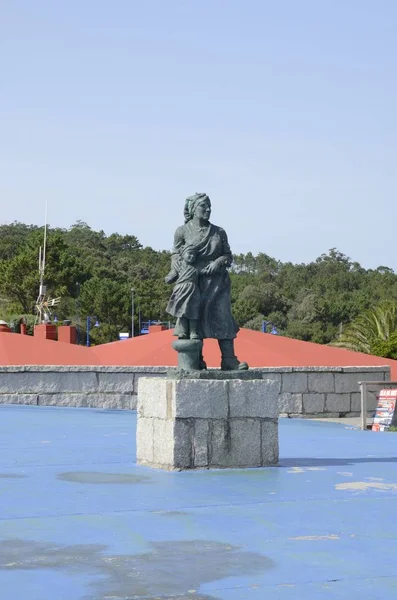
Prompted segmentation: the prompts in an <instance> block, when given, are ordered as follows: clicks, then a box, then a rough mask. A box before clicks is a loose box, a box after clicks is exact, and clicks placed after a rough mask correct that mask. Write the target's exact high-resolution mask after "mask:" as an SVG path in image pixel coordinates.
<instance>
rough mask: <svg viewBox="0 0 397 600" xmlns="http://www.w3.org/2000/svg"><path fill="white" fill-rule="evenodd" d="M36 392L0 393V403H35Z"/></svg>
mask: <svg viewBox="0 0 397 600" xmlns="http://www.w3.org/2000/svg"><path fill="white" fill-rule="evenodd" d="M37 398H38V396H37V394H0V404H30V405H32V404H33V405H36V404H37Z"/></svg>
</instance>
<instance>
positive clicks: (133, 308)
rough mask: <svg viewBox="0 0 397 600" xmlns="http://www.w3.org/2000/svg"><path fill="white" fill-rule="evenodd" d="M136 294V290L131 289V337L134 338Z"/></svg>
mask: <svg viewBox="0 0 397 600" xmlns="http://www.w3.org/2000/svg"><path fill="white" fill-rule="evenodd" d="M134 294H135V290H134V288H131V337H132V338H133V337H134V313H135V306H134Z"/></svg>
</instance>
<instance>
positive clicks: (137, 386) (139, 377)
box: [133, 370, 166, 394]
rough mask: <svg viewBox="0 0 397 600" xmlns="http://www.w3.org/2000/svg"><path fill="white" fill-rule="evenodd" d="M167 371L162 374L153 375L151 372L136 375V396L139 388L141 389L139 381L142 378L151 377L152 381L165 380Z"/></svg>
mask: <svg viewBox="0 0 397 600" xmlns="http://www.w3.org/2000/svg"><path fill="white" fill-rule="evenodd" d="M165 373H166V371H165V370H164V371H161V372H155V373H151V372H150V371H141V372H139V373H138V372H137V373H135V374H134V390H133V391H134V394H138V388H139V380H140V379H141V378H142V377H150V379H154V378H159V379H160V378H161V379H164V376H165Z"/></svg>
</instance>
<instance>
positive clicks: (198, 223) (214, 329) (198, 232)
mask: <svg viewBox="0 0 397 600" xmlns="http://www.w3.org/2000/svg"><path fill="white" fill-rule="evenodd" d="M210 215H211V201H210V199H209V197H208V196H207V194H195V195H194V196H190V197H189V198H187V199H186V202H185V209H184V216H185V224H184V225H182V226H181V227H178V229H177V230H176V232H175V237H174V248H173V251H172V259H171V273H172V272H175V273H176V272H177V271H178V263H179V262H180V258H181V254H182V253H183V250H184V248H185V247H186V246H189V247H193V248H194V251H195V261H194V266H195V267H196V269H197V274H198V288H199V292H200V308H199V322H198V327H197V329H196V328H195V331H194V332H193V335H192V336H191V337H192V339H195V338H196V337H200V339H205V338H215V339H217V340H218V343H219V347H220V350H221V354H222V361H221V369H222V370H224V371H231V370H233V371H234V370H237V369H239V370H245V369H248V365H247V363H245V362H240V361H239V360H238V358H237V357H236V355H235V353H234V339H235V337H236V335H237V332H238V330H239V328H238V326H237V323H236V322H235V320H234V318H233V315H232V311H231V299H230V277H229V274H228V272H227V267H230V266H231V264H232V260H233V257H232V253H231V250H230V246H229V243H228V240H227V235H226V232H225V231H224V230H223V229H222V228H221V227H218V226H217V225H213V224H212V223H210V221H209V218H210ZM170 279H171V278H169V280H170ZM175 293H176V290H174V295H175ZM186 323H187V319H184V317H183V314H181V315H180V318H178V320H177V324H176V328H175V335H177V336H178V338H180V339H183V340H184V339H186V338H188V337H190V332H189V331H187V330H186ZM199 368H200V369H205V368H206V364H205V362H204V360H203V357H202V356H201V357H200V366H199Z"/></svg>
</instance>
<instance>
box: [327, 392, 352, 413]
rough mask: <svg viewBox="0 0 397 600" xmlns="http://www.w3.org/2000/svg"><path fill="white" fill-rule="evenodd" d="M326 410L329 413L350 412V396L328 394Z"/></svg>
mask: <svg viewBox="0 0 397 600" xmlns="http://www.w3.org/2000/svg"><path fill="white" fill-rule="evenodd" d="M325 410H326V411H327V412H337V413H340V412H343V413H347V412H349V411H350V394H327V398H326V401H325Z"/></svg>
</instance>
